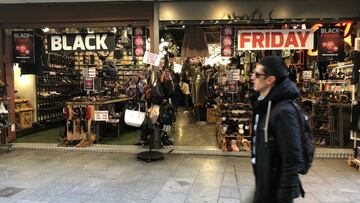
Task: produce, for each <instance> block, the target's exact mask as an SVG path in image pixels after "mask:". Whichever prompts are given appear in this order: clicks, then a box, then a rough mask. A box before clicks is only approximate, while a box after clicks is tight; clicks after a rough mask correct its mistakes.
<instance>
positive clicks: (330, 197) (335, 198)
mask: <svg viewBox="0 0 360 203" xmlns="http://www.w3.org/2000/svg"><path fill="white" fill-rule="evenodd" d="M312 194H313V195H314V197H315V198H316V199H318V200H320V202H324V203H338V202H341V203H350V202H352V200H350V199H349V198H348V197H346V196H344V194H342V193H339V192H333V193H328V194H325V193H317V192H313V193H312Z"/></svg>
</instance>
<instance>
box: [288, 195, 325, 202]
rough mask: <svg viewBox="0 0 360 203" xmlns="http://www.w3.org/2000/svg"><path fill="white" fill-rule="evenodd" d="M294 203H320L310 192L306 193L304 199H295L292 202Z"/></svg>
mask: <svg viewBox="0 0 360 203" xmlns="http://www.w3.org/2000/svg"><path fill="white" fill-rule="evenodd" d="M294 202H295V203H308V202H311V203H320V201H319V200H318V199H316V197H315V196H314V195H313V194H312V193H310V192H306V194H305V198H302V197H299V198H296V199H295V200H294Z"/></svg>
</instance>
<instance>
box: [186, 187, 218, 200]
mask: <svg viewBox="0 0 360 203" xmlns="http://www.w3.org/2000/svg"><path fill="white" fill-rule="evenodd" d="M219 192H220V188H219V187H204V186H193V187H192V188H191V191H190V193H189V195H188V196H187V198H186V200H185V202H189V203H190V202H196V203H200V202H217V200H218V197H219Z"/></svg>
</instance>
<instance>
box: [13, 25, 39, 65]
mask: <svg viewBox="0 0 360 203" xmlns="http://www.w3.org/2000/svg"><path fill="white" fill-rule="evenodd" d="M12 36H13V62H14V63H26V64H34V63H35V46H34V32H32V31H14V32H13V33H12Z"/></svg>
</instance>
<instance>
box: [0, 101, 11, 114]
mask: <svg viewBox="0 0 360 203" xmlns="http://www.w3.org/2000/svg"><path fill="white" fill-rule="evenodd" d="M1 113H3V114H5V113H9V112H8V111H7V110H6V108H5V106H4V102H1V104H0V114H1Z"/></svg>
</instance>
